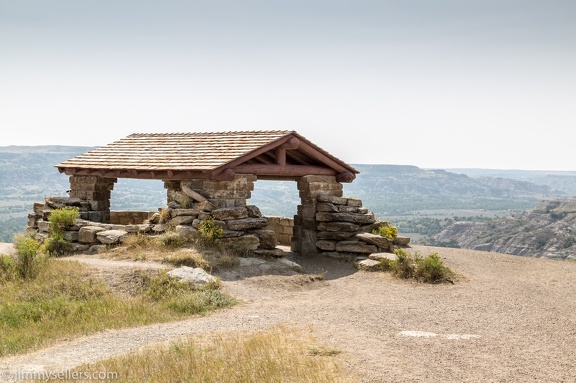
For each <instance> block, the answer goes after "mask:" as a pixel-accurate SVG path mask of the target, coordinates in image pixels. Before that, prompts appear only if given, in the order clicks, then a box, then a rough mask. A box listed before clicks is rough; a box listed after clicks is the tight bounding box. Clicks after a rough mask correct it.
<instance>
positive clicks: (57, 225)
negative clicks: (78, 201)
mask: <svg viewBox="0 0 576 383" xmlns="http://www.w3.org/2000/svg"><path fill="white" fill-rule="evenodd" d="M78 217H80V213H79V211H78V208H77V207H64V208H61V209H56V210H54V211H52V212H51V213H50V216H49V217H48V221H49V222H50V234H51V235H53V236H58V235H60V236H62V234H64V231H65V230H66V227H67V226H70V225H74V223H75V222H76V220H77V219H78Z"/></svg>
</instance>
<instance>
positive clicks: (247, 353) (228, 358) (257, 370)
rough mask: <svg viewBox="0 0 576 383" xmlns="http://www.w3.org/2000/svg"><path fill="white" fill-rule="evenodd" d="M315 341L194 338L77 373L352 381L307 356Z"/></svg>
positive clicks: (285, 334) (326, 356) (329, 363)
mask: <svg viewBox="0 0 576 383" xmlns="http://www.w3.org/2000/svg"><path fill="white" fill-rule="evenodd" d="M311 349H312V350H317V349H319V347H317V346H316V340H315V339H314V338H313V337H312V336H310V335H308V334H304V333H303V332H302V331H300V330H293V329H291V330H288V329H285V328H282V327H275V328H272V329H269V330H265V331H261V332H256V333H251V334H248V333H220V334H209V335H206V336H195V337H193V338H188V339H186V340H182V341H178V342H173V343H170V344H169V345H166V346H162V347H154V348H147V349H144V350H142V351H140V352H138V353H133V354H129V355H123V356H120V357H115V358H111V359H108V360H105V361H102V362H100V363H98V364H95V365H89V366H81V367H78V368H77V370H79V371H90V372H99V371H115V372H118V376H119V378H120V380H119V382H143V383H148V382H149V383H152V382H154V383H171V382H230V383H235V382H242V383H244V382H295V383H298V382H316V383H328V382H331V383H336V382H352V381H354V380H352V379H351V378H350V377H348V376H345V375H344V373H343V372H342V371H341V370H340V368H339V366H338V364H337V360H336V359H335V357H336V355H338V354H339V352H338V351H337V350H334V351H333V352H320V353H312V352H310V350H311Z"/></svg>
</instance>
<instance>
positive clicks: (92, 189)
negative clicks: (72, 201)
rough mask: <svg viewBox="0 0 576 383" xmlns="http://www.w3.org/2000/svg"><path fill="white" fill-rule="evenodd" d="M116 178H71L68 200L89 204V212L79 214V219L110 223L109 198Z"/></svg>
mask: <svg viewBox="0 0 576 383" xmlns="http://www.w3.org/2000/svg"><path fill="white" fill-rule="evenodd" d="M116 181H117V179H116V178H103V177H96V176H71V177H70V198H79V199H81V200H85V201H88V202H90V211H86V212H80V218H82V219H87V220H89V221H94V222H102V223H108V222H110V196H111V192H112V190H113V189H114V184H115V183H116Z"/></svg>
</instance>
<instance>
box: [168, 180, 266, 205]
mask: <svg viewBox="0 0 576 383" xmlns="http://www.w3.org/2000/svg"><path fill="white" fill-rule="evenodd" d="M256 180H257V177H256V176H255V175H251V174H237V175H236V177H235V178H234V180H233V181H212V180H201V179H196V180H183V181H166V182H165V183H164V187H165V188H166V189H168V207H174V208H183V207H186V206H185V205H186V204H187V203H193V202H203V201H199V200H200V199H205V200H207V201H209V202H210V203H211V204H212V206H213V208H214V209H221V208H231V207H240V206H246V200H247V199H249V198H250V197H251V196H252V193H251V192H252V190H254V182H255V181H256Z"/></svg>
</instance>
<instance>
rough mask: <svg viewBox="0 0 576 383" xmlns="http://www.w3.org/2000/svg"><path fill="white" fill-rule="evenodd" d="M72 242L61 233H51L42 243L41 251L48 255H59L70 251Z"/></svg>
mask: <svg viewBox="0 0 576 383" xmlns="http://www.w3.org/2000/svg"><path fill="white" fill-rule="evenodd" d="M72 249H73V247H72V244H71V243H70V242H69V241H67V240H65V239H64V238H63V237H62V235H61V234H53V235H50V236H49V237H48V238H46V239H45V240H44V242H43V243H42V252H44V253H46V254H48V255H55V256H61V255H65V254H68V253H70V252H72Z"/></svg>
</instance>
